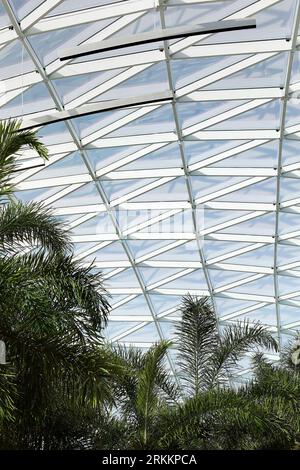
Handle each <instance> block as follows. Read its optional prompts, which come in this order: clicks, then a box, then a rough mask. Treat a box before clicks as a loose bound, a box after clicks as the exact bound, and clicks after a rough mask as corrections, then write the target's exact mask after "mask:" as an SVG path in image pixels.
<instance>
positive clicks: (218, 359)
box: [208, 321, 278, 387]
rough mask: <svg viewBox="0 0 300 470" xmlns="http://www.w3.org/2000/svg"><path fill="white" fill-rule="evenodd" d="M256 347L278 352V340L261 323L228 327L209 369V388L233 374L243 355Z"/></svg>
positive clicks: (212, 357)
mask: <svg viewBox="0 0 300 470" xmlns="http://www.w3.org/2000/svg"><path fill="white" fill-rule="evenodd" d="M255 347H262V348H266V349H271V350H275V351H277V350H278V345H277V342H276V340H275V339H274V338H273V336H272V335H271V333H270V332H269V331H267V329H266V327H265V326H263V325H261V324H260V323H256V324H253V325H251V324H250V323H249V322H247V321H244V322H238V323H236V324H234V325H228V326H226V327H225V328H224V329H223V331H222V334H221V336H220V340H219V342H218V344H217V346H216V348H215V349H214V350H213V351H212V354H211V357H210V365H209V367H208V371H209V374H208V386H209V387H213V386H215V385H216V384H218V383H219V382H220V381H222V380H223V379H224V378H226V376H228V374H230V373H232V372H233V369H234V368H235V367H236V366H237V363H238V361H239V360H240V359H241V357H243V355H244V354H245V353H246V352H248V351H250V350H251V349H252V350H253V348H255Z"/></svg>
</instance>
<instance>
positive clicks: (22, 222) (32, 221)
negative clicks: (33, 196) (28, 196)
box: [0, 202, 71, 253]
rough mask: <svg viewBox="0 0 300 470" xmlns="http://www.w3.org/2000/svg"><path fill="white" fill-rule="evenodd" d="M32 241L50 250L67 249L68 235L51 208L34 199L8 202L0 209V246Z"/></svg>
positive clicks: (5, 247) (8, 249)
mask: <svg viewBox="0 0 300 470" xmlns="http://www.w3.org/2000/svg"><path fill="white" fill-rule="evenodd" d="M24 244H28V245H29V246H31V247H33V246H35V245H36V244H39V245H41V246H42V247H43V248H45V249H47V250H49V251H52V252H54V253H59V252H64V251H66V250H70V249H71V245H70V235H69V234H68V232H67V231H66V230H65V227H64V225H63V224H62V223H61V222H60V221H58V219H57V218H56V217H54V216H53V214H52V211H51V209H49V208H46V207H43V205H42V204H40V203H36V202H30V203H26V204H25V203H23V202H11V203H8V204H6V205H4V206H3V207H2V208H1V210H0V250H2V252H6V253H7V252H12V253H13V252H14V251H13V248H14V246H16V247H17V251H18V250H20V245H22V246H24Z"/></svg>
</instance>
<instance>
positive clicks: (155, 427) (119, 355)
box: [97, 295, 290, 450]
mask: <svg viewBox="0 0 300 470" xmlns="http://www.w3.org/2000/svg"><path fill="white" fill-rule="evenodd" d="M181 312H182V317H181V321H180V322H179V323H178V324H177V325H176V334H175V336H176V340H177V341H176V349H177V357H176V358H177V359H176V369H177V372H178V376H179V378H180V380H181V382H182V384H183V388H184V391H185V393H184V394H182V393H181V391H180V390H179V389H178V387H177V386H175V383H174V378H172V377H171V375H170V374H169V372H168V371H167V370H166V369H165V367H164V363H163V362H162V359H163V357H164V356H165V354H166V351H167V348H169V347H170V345H171V343H169V342H168V343H166V342H163V343H160V344H157V345H155V346H153V347H152V348H151V349H150V350H149V351H148V352H147V353H142V351H141V350H138V349H133V348H129V349H126V348H124V347H120V346H119V347H115V348H114V349H113V351H114V354H115V356H116V360H117V361H119V362H120V364H122V366H123V367H122V370H123V372H122V374H121V376H119V377H118V378H119V381H117V383H116V392H115V394H116V411H115V413H114V414H109V415H108V416H107V419H106V424H105V425H104V426H102V431H103V430H105V431H103V432H102V433H100V434H99V435H98V443H97V446H98V448H99V447H100V448H117V449H120V448H128V447H129V448H135V449H150V448H152V449H170V450H171V449H218V448H223V449H226V448H241V449H243V448H246V449H247V448H257V447H259V445H260V443H261V442H262V441H263V439H264V436H265V434H268V436H269V441H268V442H270V441H271V440H272V442H275V440H276V439H277V441H276V442H280V443H284V444H282V445H285V446H287V442H289V439H290V433H289V428H288V426H287V423H286V421H285V420H284V417H283V416H282V415H280V413H276V414H275V415H274V413H273V410H270V409H269V408H268V407H267V404H266V403H264V402H261V403H258V402H256V401H255V400H252V399H251V397H250V395H246V394H245V392H241V391H236V390H232V389H230V388H228V387H227V388H226V387H225V386H224V385H225V383H226V380H227V378H228V376H229V375H231V374H233V372H234V371H235V369H236V367H237V363H238V361H239V359H240V358H241V357H242V356H243V355H244V354H245V352H247V351H249V350H250V349H251V348H253V346H263V347H265V348H274V349H276V348H277V343H276V341H275V340H274V339H273V338H272V336H271V335H270V333H268V332H267V331H266V329H265V328H263V327H262V326H261V325H258V324H256V325H254V326H252V327H251V326H250V325H249V324H248V323H238V324H237V325H233V326H232V325H230V326H228V327H226V328H224V329H223V331H222V332H219V330H218V323H217V318H216V315H215V313H214V310H213V309H212V307H211V304H210V302H209V300H208V299H207V298H202V299H200V298H197V297H192V296H190V295H189V296H186V297H184V298H183V300H182V305H181ZM104 422H105V420H104ZM113 446H115V447H113ZM120 446H121V447H120Z"/></svg>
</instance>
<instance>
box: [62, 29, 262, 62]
mask: <svg viewBox="0 0 300 470" xmlns="http://www.w3.org/2000/svg"><path fill="white" fill-rule="evenodd" d="M250 28H256V21H255V20H228V21H215V22H213V23H204V24H200V25H195V26H180V27H177V28H168V29H158V30H155V31H151V32H150V33H141V34H134V35H131V36H125V37H121V38H120V37H118V38H114V39H107V40H105V41H101V42H94V43H93V44H86V45H83V46H77V47H72V48H68V49H63V50H62V51H61V52H60V53H59V58H60V60H68V59H76V58H78V57H84V56H87V55H91V54H97V53H99V52H106V51H113V50H116V49H122V48H124V47H130V46H139V45H140V44H149V43H152V42H158V41H168V40H170V39H179V38H186V37H188V36H198V35H201V34H210V33H224V32H227V31H237V30H240V29H250Z"/></svg>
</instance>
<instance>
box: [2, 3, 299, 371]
mask: <svg viewBox="0 0 300 470" xmlns="http://www.w3.org/2000/svg"><path fill="white" fill-rule="evenodd" d="M247 18H254V19H256V22H257V28H256V29H252V30H247V31H235V32H227V33H219V34H207V35H203V36H193V37H188V38H185V39H179V40H172V41H169V43H165V44H164V43H153V44H150V45H149V44H148V45H144V46H138V47H137V46H136V47H131V48H125V49H122V50H121V51H111V52H105V53H101V54H100V53H99V54H95V55H92V56H87V57H81V58H78V59H76V60H73V61H72V60H67V61H64V62H61V61H60V60H59V58H58V57H59V56H58V52H59V49H61V48H65V47H73V46H76V45H80V44H89V43H92V42H95V41H101V40H104V39H107V38H111V37H122V36H125V35H133V34H139V33H143V32H149V31H152V30H155V29H161V28H164V27H175V26H184V25H189V26H190V25H193V24H199V23H206V22H210V21H218V20H220V21H221V20H225V19H247ZM299 18H300V6H299V1H298V0H281V1H280V0H255V1H254V0H235V1H229V0H223V1H222V0H220V1H215V0H127V1H125V0H124V1H112V0H110V1H109V0H89V1H86V2H79V0H72V1H70V0H64V1H62V0H44V1H41V0H2V2H1V3H0V79H1V91H2V93H1V95H0V118H1V119H7V118H9V117H20V118H23V119H24V120H27V119H28V120H29V119H32V118H35V117H37V116H40V115H43V114H45V113H55V112H57V111H62V110H64V109H75V108H80V106H82V105H85V104H89V103H99V102H101V101H105V100H112V99H124V98H129V97H136V96H139V95H143V94H146V93H158V92H163V91H168V90H171V91H172V92H173V93H174V97H175V99H174V100H173V102H172V103H169V104H166V103H155V104H148V105H144V106H133V107H131V108H128V109H122V110H114V111H110V112H106V113H100V114H95V115H92V116H86V117H81V118H77V119H73V120H70V121H66V122H63V123H57V124H51V125H48V126H44V127H42V128H40V129H39V135H40V137H41V139H42V140H43V141H44V142H45V143H46V145H47V146H48V147H49V151H50V159H49V162H47V163H46V164H45V165H44V166H39V167H36V168H31V167H32V166H33V165H34V166H35V165H37V162H38V163H39V164H41V163H42V162H41V161H39V159H38V157H37V156H35V155H34V154H33V153H32V152H29V151H26V152H24V154H23V155H22V156H21V157H20V164H21V165H22V167H23V168H24V170H23V171H21V172H18V173H16V176H15V178H14V180H15V183H16V184H17V197H18V198H20V199H21V200H24V201H29V200H35V201H43V203H44V204H45V205H49V206H52V207H53V208H54V211H55V213H56V214H57V216H59V217H61V219H62V220H63V221H65V222H66V223H68V224H69V226H70V228H71V230H72V237H73V241H74V244H75V255H76V257H77V258H78V259H80V260H81V261H82V262H83V263H90V262H91V261H92V260H95V269H100V270H102V271H103V275H104V278H105V282H106V287H107V289H108V291H109V292H110V294H111V295H112V299H111V302H112V307H113V309H112V312H111V315H110V322H109V326H108V330H107V335H108V337H109V339H111V340H113V341H119V342H121V343H124V344H133V345H136V346H140V347H145V348H147V347H149V345H150V344H152V343H153V342H154V341H157V340H159V339H161V338H172V336H173V325H174V321H175V320H177V319H178V318H179V311H178V305H179V304H180V298H181V296H182V295H184V294H186V293H187V292H191V293H194V294H198V295H208V296H210V297H211V299H212V302H213V305H214V307H215V309H216V311H217V314H218V317H219V320H220V328H222V326H223V325H225V324H228V323H231V322H235V321H237V320H239V319H245V318H247V319H249V320H250V321H253V322H254V321H257V320H259V321H261V322H263V323H265V324H266V325H267V326H268V328H269V329H270V331H272V332H273V333H274V336H275V337H276V338H278V339H279V341H280V344H281V345H282V346H284V344H285V343H286V341H287V340H288V339H289V338H291V336H293V335H295V332H296V331H297V329H298V328H299V326H300V314H299V307H300V185H299V177H300V152H299V138H300V113H299V93H300V50H299V47H300V33H299ZM28 167H29V169H28ZM172 358H173V353H172V354H170V357H169V361H170V365H171V366H172ZM272 358H273V359H274V360H276V358H277V357H276V356H275V355H272ZM244 364H248V363H247V361H245V363H244ZM248 373H249V367H248V365H245V366H244V370H243V371H242V372H241V373H239V379H238V380H242V379H243V377H245V378H246V377H248Z"/></svg>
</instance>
